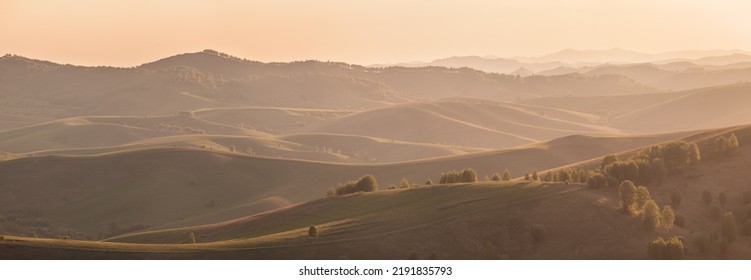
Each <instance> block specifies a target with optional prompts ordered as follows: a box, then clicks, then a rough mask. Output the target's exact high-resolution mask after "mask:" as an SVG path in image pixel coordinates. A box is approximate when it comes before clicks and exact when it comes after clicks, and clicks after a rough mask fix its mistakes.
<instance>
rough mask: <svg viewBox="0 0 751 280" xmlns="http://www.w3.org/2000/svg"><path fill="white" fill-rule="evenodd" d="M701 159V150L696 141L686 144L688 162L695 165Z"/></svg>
mask: <svg viewBox="0 0 751 280" xmlns="http://www.w3.org/2000/svg"><path fill="white" fill-rule="evenodd" d="M700 160H701V152H700V151H699V146H697V145H696V143H691V144H689V146H688V164H690V165H697V164H698V163H699V161H700Z"/></svg>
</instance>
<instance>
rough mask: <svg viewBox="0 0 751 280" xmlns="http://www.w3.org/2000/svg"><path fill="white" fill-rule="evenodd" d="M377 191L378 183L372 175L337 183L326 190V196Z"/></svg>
mask: <svg viewBox="0 0 751 280" xmlns="http://www.w3.org/2000/svg"><path fill="white" fill-rule="evenodd" d="M376 190H378V181H376V179H375V177H374V176H373V175H365V176H362V177H360V178H359V179H357V180H355V181H349V182H346V183H339V184H337V185H336V186H335V187H333V188H331V189H329V190H328V192H327V195H329V196H333V195H343V194H351V193H358V192H374V191H376Z"/></svg>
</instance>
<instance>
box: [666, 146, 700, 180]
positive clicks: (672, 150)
mask: <svg viewBox="0 0 751 280" xmlns="http://www.w3.org/2000/svg"><path fill="white" fill-rule="evenodd" d="M691 147H692V145H690V144H689V143H688V142H686V141H674V142H670V143H667V144H665V146H663V147H662V159H663V160H664V161H665V167H667V169H668V173H671V174H675V173H679V172H680V171H681V170H682V169H683V167H685V166H686V165H687V164H688V163H689V162H691V161H692V160H696V161H697V162H698V159H690V158H689V155H690V154H691V153H692V152H691V150H692V148H691ZM697 153H698V150H697ZM696 156H699V155H698V154H697V155H696Z"/></svg>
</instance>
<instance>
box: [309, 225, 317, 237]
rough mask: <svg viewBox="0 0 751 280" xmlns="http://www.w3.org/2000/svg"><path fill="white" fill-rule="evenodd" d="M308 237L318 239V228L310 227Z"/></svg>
mask: <svg viewBox="0 0 751 280" xmlns="http://www.w3.org/2000/svg"><path fill="white" fill-rule="evenodd" d="M308 236H310V237H318V228H317V227H316V226H310V227H309V228H308Z"/></svg>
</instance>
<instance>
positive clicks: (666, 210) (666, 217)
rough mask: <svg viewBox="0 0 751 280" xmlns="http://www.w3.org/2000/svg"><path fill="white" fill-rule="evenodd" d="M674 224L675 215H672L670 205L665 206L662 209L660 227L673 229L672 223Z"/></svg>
mask: <svg viewBox="0 0 751 280" xmlns="http://www.w3.org/2000/svg"><path fill="white" fill-rule="evenodd" d="M674 222H675V214H674V213H673V208H672V207H670V205H665V206H663V207H662V221H661V224H662V227H663V228H664V229H671V228H673V223H674Z"/></svg>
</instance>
